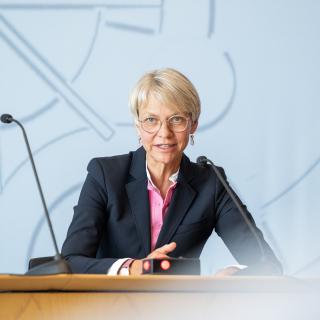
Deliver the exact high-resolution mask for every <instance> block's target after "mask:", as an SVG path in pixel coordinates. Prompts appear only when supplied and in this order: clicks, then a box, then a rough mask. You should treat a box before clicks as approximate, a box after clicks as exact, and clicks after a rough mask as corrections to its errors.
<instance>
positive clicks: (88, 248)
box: [62, 159, 117, 273]
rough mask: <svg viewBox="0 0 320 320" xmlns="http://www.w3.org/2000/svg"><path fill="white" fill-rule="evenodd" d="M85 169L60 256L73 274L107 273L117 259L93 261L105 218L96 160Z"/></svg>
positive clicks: (104, 194) (103, 191)
mask: <svg viewBox="0 0 320 320" xmlns="http://www.w3.org/2000/svg"><path fill="white" fill-rule="evenodd" d="M87 169H88V174H87V177H86V180H85V182H84V185H83V187H82V190H81V193H80V197H79V201H78V204H77V205H76V206H75V207H74V215H73V219H72V222H71V224H70V227H69V229H68V233H67V237H66V240H65V242H64V244H63V246H62V255H63V256H64V257H65V259H66V260H67V261H68V263H69V265H70V267H71V270H72V272H73V273H107V272H108V269H109V268H110V267H111V265H112V264H113V263H114V262H115V261H116V260H117V259H116V258H114V259H113V258H103V259H97V258H96V254H97V250H98V247H99V243H100V240H101V237H102V234H103V232H104V229H103V228H104V226H105V224H106V219H107V218H108V217H107V210H106V208H107V203H108V195H107V190H106V187H105V185H106V184H105V181H104V174H103V170H102V168H101V165H100V164H99V161H98V160H97V159H93V160H91V161H90V163H89V165H88V168H87Z"/></svg>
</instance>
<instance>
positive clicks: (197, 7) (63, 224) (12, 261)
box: [0, 0, 320, 276]
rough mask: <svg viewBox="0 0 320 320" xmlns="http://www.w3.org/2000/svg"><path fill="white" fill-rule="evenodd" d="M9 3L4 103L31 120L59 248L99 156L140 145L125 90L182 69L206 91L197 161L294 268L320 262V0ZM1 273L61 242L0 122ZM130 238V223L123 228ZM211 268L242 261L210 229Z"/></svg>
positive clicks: (2, 16)
mask: <svg viewBox="0 0 320 320" xmlns="http://www.w3.org/2000/svg"><path fill="white" fill-rule="evenodd" d="M92 3H93V2H91V1H48V0H47V1H40V0H38V1H0V113H11V114H12V115H14V117H15V118H16V119H19V120H20V121H21V122H22V123H23V124H24V125H25V127H26V130H27V132H28V135H29V138H30V143H31V147H32V150H33V152H34V156H35V161H36V165H37V168H38V171H39V175H40V180H41V182H42V185H43V188H44V193H45V197H46V199H47V202H48V206H49V210H50V214H51V217H52V220H53V226H54V229H55V232H56V234H57V239H58V244H59V247H60V248H61V245H62V243H63V240H64V238H65V235H66V232H67V228H68V225H69V223H70V221H71V218H72V214H73V210H72V207H73V205H75V204H76V202H77V199H78V196H79V191H80V188H81V185H82V183H83V180H84V178H85V175H86V166H87V163H88V161H89V160H90V159H91V158H92V157H95V156H106V155H114V154H121V153H127V152H128V151H129V150H134V149H136V148H137V147H138V140H137V137H136V133H135V130H134V127H133V123H132V119H131V115H130V112H129V109H128V102H127V101H128V94H129V92H130V90H131V88H132V87H133V85H134V84H135V82H136V81H137V80H138V78H139V77H140V76H141V75H142V74H143V73H144V72H146V71H149V70H151V69H154V68H161V67H174V68H177V69H178V70H180V71H182V72H183V73H185V74H186V75H187V76H188V77H189V78H190V79H191V81H192V82H193V83H194V84H195V86H196V88H197V89H198V91H199V94H200V97H201V100H202V115H201V118H200V127H199V129H198V131H197V133H196V136H195V146H193V147H191V146H189V147H188V148H187V150H186V153H187V154H188V155H189V156H190V158H191V159H192V160H195V159H196V157H197V156H199V155H203V154H204V155H206V156H208V157H209V158H211V159H212V160H213V161H214V162H215V163H216V164H217V165H220V166H223V167H224V168H225V170H226V173H227V175H228V177H229V180H230V182H231V184H232V186H233V187H234V189H235V190H236V191H237V192H238V194H239V196H240V197H241V199H242V200H243V201H244V202H245V203H246V204H247V206H248V208H249V210H250V211H251V212H252V214H253V215H254V217H255V220H256V222H257V224H258V225H259V227H260V228H261V229H262V230H263V232H264V234H265V237H266V238H267V240H268V242H269V243H270V245H271V246H272V247H273V249H274V250H275V252H276V254H277V256H278V257H279V258H280V260H281V262H282V263H283V266H284V268H285V272H286V273H287V274H290V275H299V276H307V275H309V276H310V275H311V276H312V275H319V274H320V241H319V238H320V237H319V228H320V215H319V213H320V204H319V193H320V192H319V179H320V148H319V138H320V133H319V124H320V109H319V102H320V93H319V83H320V73H319V71H320V58H319V57H320V44H319V39H320V19H319V18H320V2H319V1H314V0H305V1H298V0H294V1H293V0H292V1H289V0H281V1H253V0H242V1H235V0H224V1H222V0H220V1H219V0H216V1H214V0H198V1H195V0H193V1H191V0H170V1H169V0H167V1H161V0H157V1H156V0H154V1H153V0H145V1H138V0H137V1H133V0H126V1H124V0H120V1H115V0H114V1H109V0H106V1H99V2H95V4H94V5H93V4H92ZM0 219H1V224H0V252H1V260H0V272H1V273H22V272H24V271H26V268H27V262H28V260H29V258H30V257H35V256H47V255H52V254H53V253H54V251H53V246H52V243H51V241H50V239H49V232H48V228H47V226H46V224H45V223H44V218H43V210H42V207H41V202H40V198H39V196H38V193H37V189H36V184H35V181H34V177H33V175H32V170H31V166H30V163H29V161H28V159H27V153H26V148H25V146H24V143H23V137H22V134H21V132H20V129H19V128H17V126H15V125H14V124H12V125H2V124H1V126H0ZM123 236H125V235H123ZM201 258H202V265H203V273H211V272H213V271H214V270H217V269H218V268H221V267H223V266H225V265H228V264H231V263H234V260H233V258H232V257H231V255H230V254H229V253H228V251H227V250H226V249H225V247H224V245H223V243H222V241H221V240H220V239H219V238H218V237H217V236H215V235H213V236H212V237H211V238H210V240H209V241H208V243H207V245H206V247H205V249H204V251H203V254H202V256H201Z"/></svg>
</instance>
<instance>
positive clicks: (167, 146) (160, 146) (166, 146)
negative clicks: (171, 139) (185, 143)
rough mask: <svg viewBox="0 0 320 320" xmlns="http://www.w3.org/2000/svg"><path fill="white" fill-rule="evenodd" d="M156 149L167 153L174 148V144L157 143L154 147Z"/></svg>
mask: <svg viewBox="0 0 320 320" xmlns="http://www.w3.org/2000/svg"><path fill="white" fill-rule="evenodd" d="M155 147H156V148H158V149H160V150H163V151H167V150H168V151H169V150H172V149H173V148H175V147H176V144H173V143H172V144H169V143H159V144H156V145H155Z"/></svg>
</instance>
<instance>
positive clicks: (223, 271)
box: [214, 266, 241, 278]
mask: <svg viewBox="0 0 320 320" xmlns="http://www.w3.org/2000/svg"><path fill="white" fill-rule="evenodd" d="M240 270H241V269H240V268H238V267H235V266H232V267H227V268H224V269H221V270H218V271H217V272H216V273H215V274H214V276H215V277H217V278H223V277H228V276H232V275H233V274H235V273H237V272H238V271H240Z"/></svg>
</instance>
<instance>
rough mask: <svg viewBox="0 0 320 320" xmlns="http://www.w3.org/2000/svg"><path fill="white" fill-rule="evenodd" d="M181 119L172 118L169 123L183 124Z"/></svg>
mask: <svg viewBox="0 0 320 320" xmlns="http://www.w3.org/2000/svg"><path fill="white" fill-rule="evenodd" d="M183 119H184V118H183V117H180V116H174V117H172V118H171V119H170V121H171V123H181V122H183Z"/></svg>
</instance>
